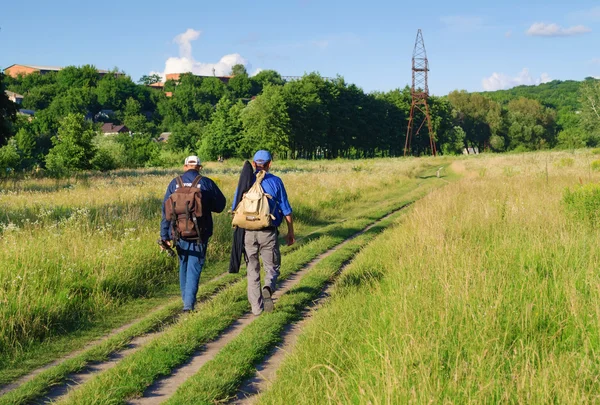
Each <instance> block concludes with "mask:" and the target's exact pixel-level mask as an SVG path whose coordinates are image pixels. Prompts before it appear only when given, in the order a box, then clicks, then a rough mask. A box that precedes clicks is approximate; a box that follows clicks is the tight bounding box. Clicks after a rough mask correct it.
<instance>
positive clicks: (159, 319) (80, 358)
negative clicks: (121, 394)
mask: <svg viewBox="0 0 600 405" xmlns="http://www.w3.org/2000/svg"><path fill="white" fill-rule="evenodd" d="M243 276H244V273H240V274H227V275H225V276H224V277H222V278H219V279H218V280H213V281H209V282H207V283H205V284H202V285H201V286H200V288H199V290H198V300H199V302H202V301H206V300H207V299H209V298H210V297H211V296H212V295H213V294H214V293H215V292H217V291H219V290H221V289H223V288H225V287H226V286H227V285H229V284H231V283H233V282H234V281H236V280H239V279H240V278H241V277H243ZM180 312H181V302H180V300H179V299H178V298H177V299H171V300H170V301H169V302H168V303H167V304H166V305H165V306H164V307H163V308H162V309H160V310H157V311H154V312H152V313H151V314H150V315H148V316H146V317H144V318H142V319H141V320H140V321H138V322H136V323H135V324H133V325H132V326H130V327H129V328H127V329H126V330H124V331H122V332H120V333H118V334H116V335H114V336H112V337H109V338H108V339H106V340H104V341H103V342H101V343H99V344H97V345H95V346H93V347H91V348H90V349H88V350H85V351H84V352H83V353H81V354H79V355H77V356H75V357H73V358H71V359H67V360H65V361H63V362H62V363H60V364H58V365H57V366H54V367H51V368H49V369H47V370H45V371H43V372H41V373H40V374H38V375H37V376H35V377H34V378H33V379H31V380H30V381H28V382H26V383H25V384H22V385H20V386H19V387H17V388H15V389H14V390H12V391H10V392H8V393H7V394H5V395H3V396H2V397H0V404H26V403H29V402H31V401H32V400H34V399H36V398H39V397H41V396H43V395H44V394H45V393H47V392H48V390H49V388H50V387H52V386H54V385H57V384H61V383H63V382H64V381H65V379H66V378H67V376H68V375H69V374H72V373H76V372H78V371H81V370H83V369H84V368H85V367H86V366H87V365H89V364H90V363H93V362H99V361H104V360H106V359H107V358H108V356H109V355H110V354H112V353H115V352H117V351H119V350H122V349H124V348H125V347H126V346H127V345H128V343H129V342H131V340H132V339H134V338H135V337H138V336H141V335H143V334H146V333H149V332H152V331H155V330H159V329H160V328H163V327H165V326H168V325H169V324H170V323H172V322H173V321H174V320H176V319H177V315H178V314H179V313H180Z"/></svg>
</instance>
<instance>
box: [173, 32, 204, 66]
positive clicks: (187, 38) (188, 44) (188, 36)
mask: <svg viewBox="0 0 600 405" xmlns="http://www.w3.org/2000/svg"><path fill="white" fill-rule="evenodd" d="M200 34H202V31H196V30H194V29H191V28H188V29H187V31H186V32H184V33H183V34H179V35H177V36H176V37H175V38H174V39H173V42H175V43H176V44H178V45H179V55H180V56H182V57H184V58H188V59H191V58H192V41H195V40H197V39H198V38H200Z"/></svg>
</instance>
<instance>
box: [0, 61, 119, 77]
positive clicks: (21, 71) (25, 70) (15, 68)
mask: <svg viewBox="0 0 600 405" xmlns="http://www.w3.org/2000/svg"><path fill="white" fill-rule="evenodd" d="M60 70H62V67H60V66H39V65H19V64H15V65H10V66H9V67H7V68H6V69H4V74H6V75H7V76H10V77H17V76H19V75H22V76H27V75H30V74H32V73H38V74H40V75H45V74H48V73H51V72H58V71H60ZM97 70H98V74H99V75H100V77H103V76H104V75H106V74H108V73H111V74H114V75H115V76H124V75H125V74H124V73H120V72H111V71H110V70H104V69H97Z"/></svg>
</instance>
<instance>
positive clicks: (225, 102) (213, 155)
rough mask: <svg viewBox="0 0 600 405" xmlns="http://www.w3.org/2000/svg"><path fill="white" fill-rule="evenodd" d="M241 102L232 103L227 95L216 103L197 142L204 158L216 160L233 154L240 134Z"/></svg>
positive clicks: (236, 148)
mask: <svg viewBox="0 0 600 405" xmlns="http://www.w3.org/2000/svg"><path fill="white" fill-rule="evenodd" d="M242 108H243V104H241V103H238V104H235V105H234V104H233V101H232V100H231V99H229V98H228V97H227V96H223V98H221V100H219V102H218V103H217V107H216V109H215V112H214V114H213V117H212V120H211V122H210V124H208V125H207V126H206V128H205V130H204V133H203V134H202V139H201V140H200V142H199V144H198V149H199V153H200V156H201V157H202V158H203V159H205V160H216V159H217V157H219V156H223V157H224V158H229V157H232V156H235V153H236V151H237V150H238V146H239V140H240V136H241V129H242V126H241V120H240V112H241V109H242Z"/></svg>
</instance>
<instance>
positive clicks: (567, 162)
mask: <svg viewBox="0 0 600 405" xmlns="http://www.w3.org/2000/svg"><path fill="white" fill-rule="evenodd" d="M574 164H575V159H573V158H570V157H564V158H561V159H560V160H559V161H558V162H555V163H554V165H555V166H557V167H572V166H573V165H574Z"/></svg>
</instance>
